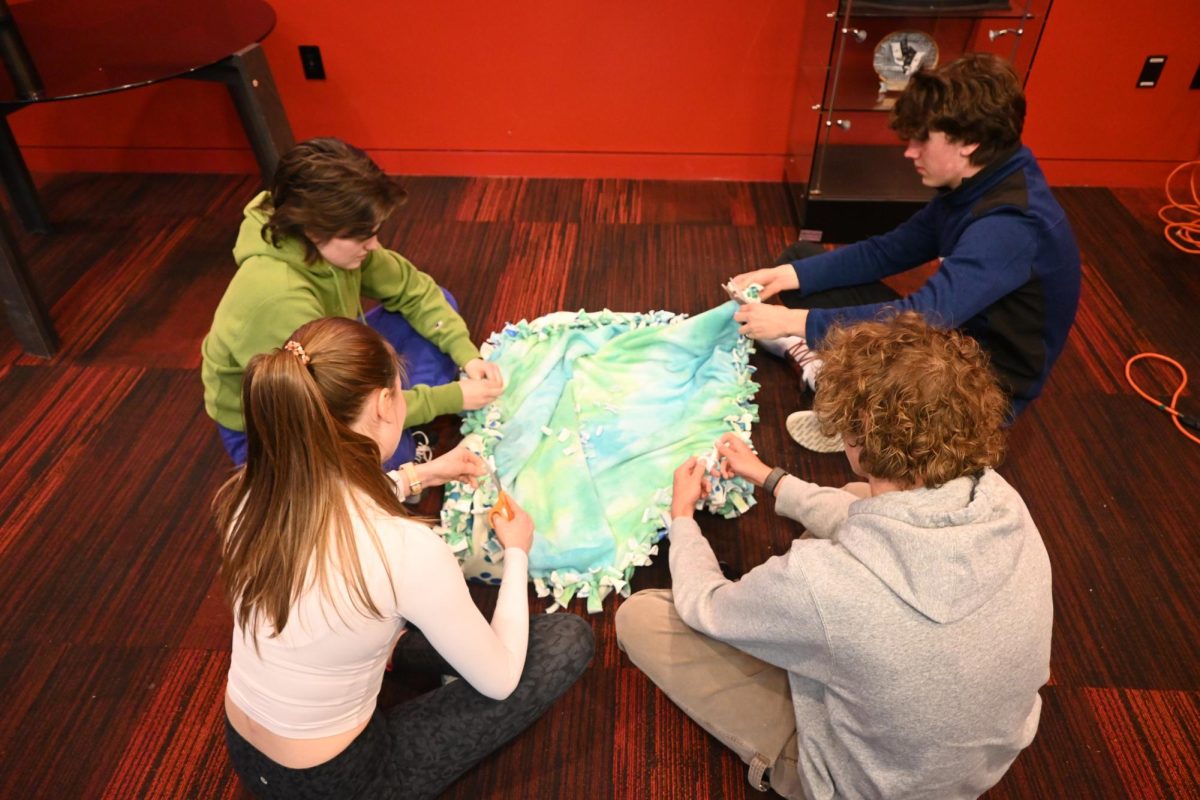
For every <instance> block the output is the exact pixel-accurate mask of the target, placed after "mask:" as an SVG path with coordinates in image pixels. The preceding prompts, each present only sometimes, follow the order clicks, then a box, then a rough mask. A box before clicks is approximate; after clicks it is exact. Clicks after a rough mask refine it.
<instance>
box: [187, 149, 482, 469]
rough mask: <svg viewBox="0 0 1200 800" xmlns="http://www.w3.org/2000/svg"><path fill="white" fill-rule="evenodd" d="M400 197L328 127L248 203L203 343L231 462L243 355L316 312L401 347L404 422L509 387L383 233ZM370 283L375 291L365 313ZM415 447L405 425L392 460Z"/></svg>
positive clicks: (204, 374) (241, 457)
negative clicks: (361, 325) (405, 380)
mask: <svg viewBox="0 0 1200 800" xmlns="http://www.w3.org/2000/svg"><path fill="white" fill-rule="evenodd" d="M404 199H405V195H404V190H403V189H401V188H400V187H399V186H398V185H397V184H395V183H394V182H393V181H392V180H390V179H389V178H388V177H387V175H385V174H384V172H383V170H381V169H380V168H379V166H378V165H376V164H375V162H373V161H372V160H371V159H370V158H369V157H368V156H367V155H366V154H365V153H363V152H362V151H361V150H359V149H358V148H355V147H352V146H350V145H348V144H346V143H345V142H342V141H340V140H338V139H330V138H322V139H310V140H308V141H306V142H302V143H300V144H298V145H296V147H294V148H293V149H292V150H290V151H289V152H288V153H287V154H286V155H284V157H283V158H282V159H280V162H279V167H278V168H277V170H276V173H275V181H274V185H273V187H272V188H271V190H270V191H268V192H262V193H261V194H259V195H258V196H257V197H255V198H254V199H253V200H251V201H250V204H249V205H247V206H246V209H245V219H244V220H243V221H242V226H241V230H240V231H239V233H238V239H237V243H236V245H234V249H233V255H234V259H235V260H236V261H237V265H238V269H237V272H236V273H235V274H234V276H233V280H232V281H230V283H229V287H228V288H227V289H226V290H225V296H224V297H222V298H221V302H220V304H219V305H218V306H217V310H216V313H215V314H214V315H213V324H212V329H211V330H210V331H209V332H208V335H207V336H206V337H205V338H204V342H203V344H202V345H201V356H202V359H203V360H202V365H201V378H202V380H203V382H204V406H205V409H206V410H207V411H208V415H209V416H210V417H212V419H213V421H214V422H216V424H217V427H218V429H219V431H220V434H221V441H222V443H223V444H224V445H225V448H226V450H227V451H228V452H229V454H230V456H231V457H232V458H233V460H234V463H235V464H238V465H241V464H242V463H244V462H245V458H246V435H245V423H244V422H243V420H242V391H241V390H242V374H243V372H244V371H245V368H246V365H247V364H248V363H249V362H250V359H251V358H253V357H254V356H255V355H258V354H259V353H263V352H267V351H269V350H271V349H273V348H276V347H279V346H280V345H281V344H282V343H283V342H285V341H287V339H288V337H289V336H290V335H291V334H292V332H293V331H295V330H296V329H297V328H299V327H300V326H301V325H304V324H305V323H308V322H311V321H313V320H315V319H319V318H321V317H347V318H350V319H358V320H360V321H362V322H365V323H366V324H367V325H369V326H371V327H372V328H374V329H375V330H377V331H379V333H381V334H382V335H383V336H384V338H385V339H387V340H388V341H389V342H390V343H391V344H392V347H394V348H395V350H396V352H397V353H399V354H400V355H401V356H402V357H403V358H404V360H405V362H406V364H407V369H408V372H409V375H410V385H409V388H407V389H406V390H405V400H406V403H407V407H408V414H407V416H406V418H405V421H404V424H405V427H406V428H411V427H413V426H415V425H422V424H424V423H426V422H429V421H430V420H432V419H433V418H434V417H437V416H440V415H442V414H456V413H459V412H461V411H463V410H464V409H476V408H482V407H483V406H485V405H487V404H488V403H490V402H491V401H492V400H494V399H496V398H497V397H499V395H500V393H501V392H502V391H503V388H504V380H503V377H502V376H501V374H500V369H499V367H498V366H496V365H495V364H492V363H489V362H486V361H484V360H483V359H482V358H481V357H480V354H479V349H478V348H477V347H475V345H474V344H472V342H471V338H470V333H469V332H468V330H467V325H466V323H465V322H464V321H463V319H462V317H460V316H459V315H458V311H457V306H456V304H455V303H454V298H453V297H451V295H450V293H449V292H447V291H446V290H444V289H442V288H440V287H439V286H438V285H437V284H436V283H435V282H434V281H433V279H432V278H430V277H429V276H428V275H426V274H425V273H423V272H421V271H420V270H418V269H417V268H416V267H415V266H413V264H412V263H411V262H410V261H409V260H408V259H406V258H404V257H403V256H401V255H400V254H398V253H394V252H392V251H391V250H388V249H386V248H384V247H383V246H382V245H381V244H380V243H379V236H378V234H379V229H380V226H381V225H382V224H383V223H384V221H385V220H387V218H388V217H389V216H391V214H392V213H393V212H394V211H395V210H396V209H397V208H398V207H399V206H400V205H401V204H402V203H403V202H404ZM363 295H366V296H367V297H370V298H373V299H375V300H378V301H379V305H378V306H377V307H376V308H374V309H372V310H371V311H370V312H368V313H366V314H364V313H363V307H362V296H363ZM460 369H461V370H462V372H463V373H465V376H464V377H461V378H459V370H460ZM414 450H415V448H414V445H413V441H412V436H411V434H410V433H409V432H407V431H406V433H405V436H404V440H403V441H402V442H401V444H400V447H398V448H397V451H396V455H395V456H393V457H392V459H391V460H390V461H389V464H388V466H389V468H392V467H395V466H397V465H399V464H402V463H404V462H406V461H411V460H412V459H413V455H414Z"/></svg>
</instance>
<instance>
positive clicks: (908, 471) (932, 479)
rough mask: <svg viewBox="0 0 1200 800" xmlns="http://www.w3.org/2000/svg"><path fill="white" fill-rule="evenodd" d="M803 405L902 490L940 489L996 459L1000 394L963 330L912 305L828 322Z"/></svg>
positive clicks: (1002, 415)
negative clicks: (812, 391)
mask: <svg viewBox="0 0 1200 800" xmlns="http://www.w3.org/2000/svg"><path fill="white" fill-rule="evenodd" d="M818 355H819V356H820V358H821V359H822V360H823V361H824V366H822V367H821V373H820V377H819V379H818V380H817V395H816V400H815V401H814V404H813V408H814V409H815V410H816V412H817V417H818V419H820V420H821V426H822V428H823V430H824V432H825V433H826V434H828V435H837V434H842V435H845V436H846V437H847V438H848V439H850V440H852V441H857V442H858V443H861V445H862V451H861V452H860V454H859V466H860V467H861V468H862V469H863V470H864V471H865V472H866V473H868V474H870V475H872V476H874V477H876V478H883V479H886V480H892V481H895V482H897V483H899V484H900V485H901V486H904V487H913V486H927V487H931V488H932V487H936V486H940V485H942V484H943V483H945V482H946V481H950V480H953V479H955V478H958V477H961V476H963V475H974V474H978V473H979V472H980V471H982V470H983V469H984V468H985V467H994V466H996V465H997V464H999V463H1000V459H1001V456H1002V455H1003V451H1004V432H1003V430H1002V428H1001V426H1002V425H1003V424H1004V421H1005V419H1006V414H1007V412H1008V400H1007V398H1006V397H1005V396H1004V393H1003V392H1001V391H1000V386H999V385H998V383H997V382H996V376H995V373H993V372H992V370H991V368H990V366H989V365H988V358H987V354H986V353H985V352H984V350H983V349H982V348H981V347H980V346H979V343H978V342H976V341H975V340H974V339H972V338H971V337H969V336H967V335H966V334H964V333H962V332H961V331H957V330H943V329H940V328H936V327H934V326H933V325H930V324H929V323H928V322H926V321H925V319H924V318H923V317H922V316H921V315H920V314H918V313H917V312H915V311H905V312H902V313H899V314H896V315H895V316H893V317H892V318H891V319H885V320H881V321H870V322H860V323H857V324H855V325H850V326H837V327H834V328H831V329H830V331H829V332H828V333H827V334H826V335H825V338H824V340H823V342H822V346H821V350H820V351H819V353H818Z"/></svg>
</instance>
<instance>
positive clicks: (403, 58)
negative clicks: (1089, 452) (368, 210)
mask: <svg viewBox="0 0 1200 800" xmlns="http://www.w3.org/2000/svg"><path fill="white" fill-rule="evenodd" d="M807 2H808V3H809V4H811V3H814V2H824V3H825V4H827V5H829V6H830V7H831V8H832V7H833V6H834V2H833V0H807ZM274 5H275V7H276V11H277V13H278V15H279V21H278V24H277V26H276V29H275V31H274V32H273V33H272V34H271V36H270V37H268V39H267V40H266V42H265V44H264V47H265V49H266V52H267V56H268V58H269V60H270V62H271V65H272V69H273V71H274V74H275V79H276V82H277V83H278V85H279V89H280V93H281V94H282V96H283V99H284V103H285V105H286V107H287V109H288V114H289V117H290V118H291V122H292V126H293V129H294V131H295V133H296V136H297V138H305V137H308V136H313V135H318V134H333V135H338V136H341V137H343V138H345V139H347V140H349V141H351V142H354V143H355V144H358V145H360V146H362V147H364V148H366V149H367V150H369V151H370V152H371V153H372V155H373V156H375V158H376V159H377V160H378V161H379V162H380V164H381V165H383V166H384V168H385V169H387V170H389V171H392V172H397V173H410V174H420V173H438V174H461V175H549V176H560V175H563V176H565V175H575V176H629V177H673V178H674V177H690V178H735V179H750V180H775V179H777V178H778V177H779V175H780V173H781V170H782V168H783V163H784V157H785V153H786V151H787V149H788V146H787V138H788V127H789V124H790V121H791V119H792V116H793V112H794V108H803V107H804V106H806V105H808V104H811V103H813V102H816V101H817V100H818V99H819V98H817V97H809V96H807V95H809V94H812V92H813V90H812V89H811V88H808V87H807V86H806V85H805V84H804V83H798V81H797V73H798V70H797V65H798V63H799V62H800V61H801V60H802V59H804V58H806V56H805V54H804V53H802V52H801V48H800V46H799V43H800V42H801V41H802V37H803V28H804V20H805V18H806V14H809V15H811V13H812V11H813V9H811V8H808V7H807V4H806V2H805V0H739V2H736V3H733V2H722V0H611V2H608V3H591V4H586V5H585V4H583V3H578V2H563V0H558V2H550V0H521V1H520V2H517V1H511V2H495V3H482V2H478V1H477V0H445V1H444V2H437V3H428V2H413V0H345V1H344V2H342V3H338V4H332V3H328V2H325V0H275V3H274ZM1198 8H1200V7H1198V5H1197V3H1196V0H1165V1H1164V2H1154V3H1141V4H1130V3H1119V2H1116V1H1115V0H1057V2H1055V4H1054V8H1053V11H1052V12H1051V14H1050V18H1049V22H1048V24H1047V28H1046V31H1045V33H1044V36H1043V39H1042V44H1041V48H1040V49H1039V51H1038V55H1037V59H1036V61H1035V62H1034V66H1033V70H1032V78H1031V79H1030V82H1029V99H1030V107H1031V114H1030V122H1029V127H1028V134H1027V137H1026V138H1027V141H1028V142H1029V143H1030V144H1031V145H1032V146H1033V147H1034V149H1035V150H1036V151H1037V152H1038V154H1039V156H1040V157H1041V158H1042V159H1043V160H1044V161H1046V164H1047V171H1048V173H1049V174H1050V175H1051V177H1052V179H1055V180H1057V181H1058V182H1060V183H1064V182H1066V183H1102V184H1110V185H1112V184H1122V183H1129V184H1134V185H1139V184H1157V183H1159V182H1161V179H1162V177H1163V176H1165V174H1166V172H1167V171H1169V169H1170V167H1171V166H1174V164H1176V163H1178V162H1179V161H1183V160H1187V159H1189V158H1195V157H1196V155H1197V153H1198V152H1200V92H1188V91H1186V86H1187V83H1188V81H1190V79H1191V75H1192V73H1193V72H1194V71H1195V69H1196V67H1197V65H1198V64H1200V37H1198V36H1196V35H1195V34H1196V31H1197V29H1198V28H1200V25H1198V23H1200V10H1198ZM299 44H316V45H319V46H320V47H321V50H322V55H323V57H324V61H325V67H326V71H327V73H328V75H329V79H328V80H327V81H324V82H320V81H306V80H304V78H303V76H302V74H301V71H300V64H299V57H298V55H297V51H296V47H297V45H299ZM1151 53H1154V54H1166V55H1168V56H1169V60H1168V63H1167V68H1166V71H1165V73H1164V75H1163V79H1162V81H1161V82H1160V85H1159V88H1157V89H1154V90H1140V91H1138V90H1135V89H1134V88H1133V85H1134V82H1135V78H1136V76H1137V73H1138V69H1139V67H1140V64H1141V61H1142V59H1143V58H1144V57H1145V56H1146V55H1148V54H1151ZM821 55H822V58H823V57H824V54H821ZM798 104H804V105H803V106H802V105H798ZM11 122H12V125H13V129H14V131H15V134H16V136H17V140H18V141H19V142H21V144H22V149H23V151H24V153H25V155H26V159H27V160H28V162H29V164H30V167H31V168H32V169H34V170H116V171H134V170H151V171H157V170H175V171H209V170H220V171H241V170H245V171H250V170H252V169H253V161H252V159H251V157H250V154H249V150H248V148H247V146H246V144H245V139H244V136H243V134H242V132H241V128H240V126H239V124H238V121H237V117H236V115H235V114H234V112H233V110H232V106H231V104H230V102H229V100H228V97H227V96H226V94H225V91H224V89H223V88H221V87H219V86H216V85H210V84H202V83H191V82H187V81H173V82H170V83H168V84H165V85H159V86H153V87H148V88H145V89H140V90H136V91H131V92H126V93H122V94H118V95H110V96H105V97H98V98H90V99H85V100H77V101H71V102H69V103H56V104H49V105H45V106H40V107H33V108H29V109H27V110H23V111H21V112H20V113H19V114H16V115H14V116H13V117H12V118H11Z"/></svg>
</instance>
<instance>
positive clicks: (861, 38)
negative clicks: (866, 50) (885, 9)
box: [842, 28, 867, 44]
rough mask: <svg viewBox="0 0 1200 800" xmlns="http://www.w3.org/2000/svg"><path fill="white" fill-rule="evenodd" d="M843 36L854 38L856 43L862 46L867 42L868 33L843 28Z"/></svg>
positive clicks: (857, 29) (861, 30)
mask: <svg viewBox="0 0 1200 800" xmlns="http://www.w3.org/2000/svg"><path fill="white" fill-rule="evenodd" d="M842 35H843V36H853V37H854V41H856V42H858V43H859V44H862V43H863V42H865V41H866V40H867V32H866V31H864V30H863V29H862V28H842Z"/></svg>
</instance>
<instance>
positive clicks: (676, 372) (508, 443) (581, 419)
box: [439, 302, 758, 612]
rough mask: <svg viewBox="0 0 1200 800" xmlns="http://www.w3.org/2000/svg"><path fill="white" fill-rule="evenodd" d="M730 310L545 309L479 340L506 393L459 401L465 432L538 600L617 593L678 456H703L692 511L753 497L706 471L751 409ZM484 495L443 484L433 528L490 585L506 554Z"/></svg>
mask: <svg viewBox="0 0 1200 800" xmlns="http://www.w3.org/2000/svg"><path fill="white" fill-rule="evenodd" d="M736 310H737V304H736V303H734V302H728V303H725V304H724V305H721V306H719V307H717V308H714V309H712V310H710V311H707V312H705V313H703V314H699V315H697V316H695V317H691V318H688V317H686V316H684V315H677V314H672V313H669V312H665V311H657V312H651V313H645V314H641V313H617V312H612V311H608V310H605V311H599V312H584V311H580V312H577V313H570V312H558V313H554V314H550V315H547V316H544V317H540V318H538V319H536V320H534V321H532V322H526V321H524V320H522V321H521V322H518V323H516V324H510V325H507V326H505V328H504V330H502V331H500V332H499V333H496V334H493V335H492V336H491V338H490V339H489V340H488V342H487V343H486V344H485V345H484V346H483V348H482V350H483V352H484V355H485V357H486V358H487V359H488V360H490V361H494V362H496V363H497V364H499V365H500V367H501V369H502V370H503V372H504V378H505V390H504V394H503V395H502V396H501V397H500V398H499V399H497V400H496V401H495V402H494V403H492V404H491V405H489V406H487V407H486V408H483V409H480V410H478V411H472V412H467V414H466V415H465V421H464V423H463V428H462V431H463V434H464V441H465V442H466V444H467V446H468V447H470V448H471V449H473V450H474V451H475V452H477V453H479V454H480V455H481V456H482V457H483V458H484V459H486V460H487V461H489V462H490V463H491V464H493V465H494V467H495V472H496V475H497V476H498V478H499V481H500V483H501V485H502V486H503V487H504V489H505V490H506V491H507V492H509V493H510V494H511V495H512V496H513V497H514V498H515V499H516V501H517V502H518V503H520V505H521V506H522V507H523V508H525V510H526V511H528V513H529V515H530V516H531V517H532V518H533V521H534V528H535V536H534V543H533V549H532V550H531V552H530V554H529V572H530V578H531V580H532V581H533V583H534V584H535V586H536V587H537V591H538V594H539V596H543V597H546V596H550V597H552V602H551V604H550V609H549V610H551V611H553V610H555V609H557V608H559V607H562V606H565V605H566V604H567V603H568V602H570V600H571V599H572V598H573V597H583V598H586V599H587V605H588V610H589V611H591V612H596V611H599V610H600V607H601V601H602V600H603V599H604V597H605V596H607V595H608V593H609V592H611V591H612V590H614V589H615V590H617V591H618V592H620V593H622V594H623V595H627V594H628V593H629V579H630V576H631V575H632V573H633V570H634V568H635V567H637V566H640V565H644V564H648V563H650V559H651V556H653V555H655V554H656V553H657V552H658V551H657V547H656V546H655V544H656V542H657V541H658V540H659V539H661V538H662V536H663V533H664V532H665V529H666V528H667V527H668V526H669V524H670V520H669V519H668V515H669V509H670V501H671V484H672V475H673V473H674V471H675V468H676V467H678V466H679V465H680V464H681V463H682V462H683V461H684V460H686V459H687V458H688V457H690V456H702V457H707V458H708V460H709V465H710V472H711V474H712V491H711V492H710V494H709V495H708V496H707V497H706V498H704V499H703V500H702V502H701V506H702V507H705V508H707V509H708V510H709V511H712V512H714V513H718V514H722V515H723V516H726V517H732V516H736V515H738V514H740V513H742V512H744V511H746V510H747V509H748V508H750V506H751V505H753V503H754V499H753V495H752V491H753V488H752V487H751V485H750V484H748V483H747V482H745V481H744V480H742V479H740V478H735V479H731V480H730V479H724V478H720V476H719V474H717V471H716V455H715V447H714V444H715V442H716V440H717V439H718V438H720V436H721V435H722V434H724V433H728V432H730V431H733V432H736V433H738V434H739V435H741V436H742V437H744V438H745V439H746V440H747V441H749V439H750V429H751V425H752V423H753V422H755V421H756V420H757V419H758V407H757V406H756V405H754V403H753V399H754V395H755V392H757V391H758V384H756V383H755V382H754V381H753V380H751V377H750V376H751V373H752V372H753V367H751V366H750V364H749V353H750V352H752V342H751V341H750V340H749V339H747V338H745V337H744V336H742V335H740V334H739V333H738V325H737V323H736V322H734V321H733V313H734V311H736ZM496 496H497V487H496V485H495V482H494V481H493V480H491V479H490V478H485V479H483V480H482V481H481V482H480V486H479V487H478V488H477V489H475V488H472V487H471V486H470V485H468V484H460V483H451V484H448V485H447V487H446V493H445V499H444V502H443V506H442V512H441V525H440V527H439V532H440V533H441V534H442V536H443V537H444V538H445V540H446V541H447V543H448V544H449V545H450V547H451V548H452V549H453V550H454V551H455V552H456V553H457V554H458V556H459V558H460V560H462V561H463V568H464V572H465V573H466V574H467V575H468V577H471V578H478V579H479V580H483V581H485V582H492V583H498V582H499V572H500V568H499V567H498V566H497V563H498V562H499V561H500V559H501V558H502V555H503V553H502V548H501V547H500V546H499V544H498V543H497V542H496V539H495V534H494V532H493V531H492V530H491V528H490V527H489V525H488V523H487V511H488V509H490V508H491V506H492V505H493V504H494V503H495V501H496Z"/></svg>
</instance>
